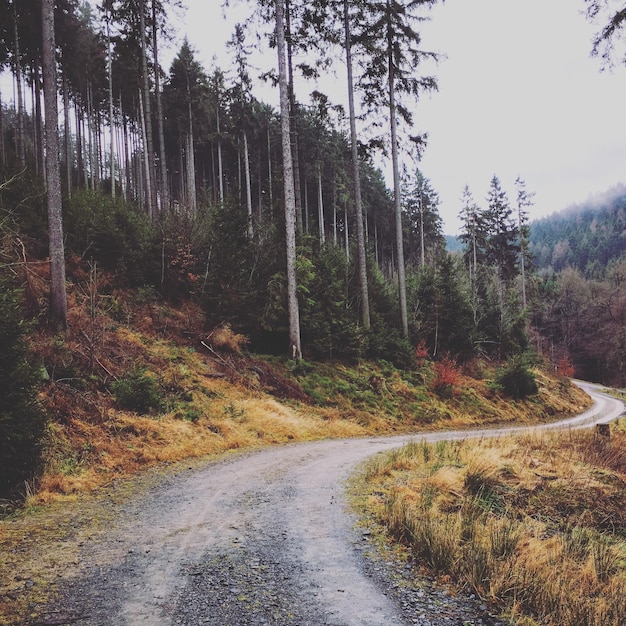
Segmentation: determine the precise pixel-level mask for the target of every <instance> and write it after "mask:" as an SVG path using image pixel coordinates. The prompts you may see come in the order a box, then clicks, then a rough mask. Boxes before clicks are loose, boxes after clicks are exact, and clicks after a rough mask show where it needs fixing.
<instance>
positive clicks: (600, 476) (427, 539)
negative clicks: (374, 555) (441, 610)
mask: <svg viewBox="0 0 626 626" xmlns="http://www.w3.org/2000/svg"><path fill="white" fill-rule="evenodd" d="M363 478H364V482H361V483H360V486H359V487H358V492H359V493H360V494H361V495H363V494H367V497H366V498H363V500H362V501H363V502H364V503H365V506H366V508H367V510H368V512H369V513H370V514H371V515H373V516H374V517H376V518H377V519H378V520H379V522H380V523H381V524H382V525H383V526H384V527H385V528H386V529H387V531H388V533H389V535H390V537H393V538H395V540H397V541H400V542H401V543H403V544H404V545H405V546H406V547H407V549H408V550H409V551H410V553H411V554H412V555H413V556H414V557H415V558H416V559H417V561H418V562H419V563H422V564H424V565H425V566H427V567H429V568H431V569H432V570H434V571H436V572H438V573H439V574H440V575H442V576H448V577H453V578H454V579H455V580H456V581H457V582H458V584H461V585H465V586H467V587H469V588H471V589H472V590H473V591H474V592H476V593H478V594H480V596H481V597H482V598H483V599H484V600H485V601H488V602H490V603H491V604H492V605H493V606H494V607H497V608H498V609H499V610H500V611H502V612H504V613H506V614H508V615H509V616H510V617H514V618H515V619H518V620H519V622H518V623H524V624H535V623H538V624H542V625H543V626H580V625H586V626H623V624H626V603H625V602H624V597H625V596H624V592H625V591H626V536H625V534H624V529H625V528H626V490H624V484H625V483H626V433H625V432H624V431H623V430H622V429H621V428H614V432H613V435H612V438H611V440H610V441H607V440H606V439H605V438H603V437H597V436H596V435H595V434H594V433H592V432H579V431H573V432H566V433H541V434H530V435H524V436H519V437H507V438H499V439H497V440H490V439H485V440H466V441H464V442H460V443H453V442H449V443H446V442H444V443H439V444H435V445H428V444H425V443H420V444H411V446H409V447H407V448H405V449H404V450H401V451H393V452H392V453H389V454H388V455H386V456H384V457H380V456H379V457H376V458H375V459H372V460H371V461H370V462H369V463H367V464H366V465H365V466H364V470H363ZM533 619H534V620H535V621H533Z"/></svg>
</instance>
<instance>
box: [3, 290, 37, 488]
mask: <svg viewBox="0 0 626 626" xmlns="http://www.w3.org/2000/svg"><path fill="white" fill-rule="evenodd" d="M19 297H20V292H19V291H18V290H16V289H13V288H11V287H10V286H9V284H8V283H7V281H3V280H0V381H1V384H0V498H6V497H14V496H16V495H18V493H19V490H20V485H21V484H22V483H23V482H24V481H25V480H29V479H30V478H32V476H33V475H34V474H35V473H36V471H37V469H38V467H37V466H38V462H39V456H40V451H41V440H42V437H43V433H44V429H45V422H46V420H45V416H44V414H43V411H42V410H41V408H40V406H39V404H38V402H37V383H38V382H39V380H40V368H39V367H37V366H36V365H35V364H34V363H33V362H32V358H31V355H30V351H29V348H28V345H27V344H26V342H25V341H24V335H25V333H26V330H27V326H26V324H25V322H24V319H23V316H22V311H21V306H20V300H19Z"/></svg>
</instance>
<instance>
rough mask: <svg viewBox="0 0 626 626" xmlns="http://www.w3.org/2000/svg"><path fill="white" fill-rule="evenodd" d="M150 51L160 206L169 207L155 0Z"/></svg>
mask: <svg viewBox="0 0 626 626" xmlns="http://www.w3.org/2000/svg"><path fill="white" fill-rule="evenodd" d="M152 51H153V60H154V92H155V96H156V109H157V110H156V115H157V130H158V134H159V171H160V179H161V180H160V191H161V206H162V207H163V208H165V209H169V208H170V188H169V184H168V179H167V161H166V160H165V158H166V157H165V130H164V129H163V101H162V98H161V75H160V71H159V51H158V36H157V15H156V0H152Z"/></svg>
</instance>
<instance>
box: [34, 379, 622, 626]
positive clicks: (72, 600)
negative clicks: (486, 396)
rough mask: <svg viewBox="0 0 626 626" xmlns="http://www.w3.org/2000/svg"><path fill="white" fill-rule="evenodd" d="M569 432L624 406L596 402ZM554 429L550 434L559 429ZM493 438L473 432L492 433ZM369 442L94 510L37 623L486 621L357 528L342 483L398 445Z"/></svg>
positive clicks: (188, 477) (343, 444)
mask: <svg viewBox="0 0 626 626" xmlns="http://www.w3.org/2000/svg"><path fill="white" fill-rule="evenodd" d="M584 388H585V390H586V391H587V392H589V393H590V394H591V395H592V396H593V397H594V400H595V401H596V405H595V406H594V408H593V409H592V410H591V411H588V412H587V413H586V414H584V415H582V416H579V417H578V418H575V420H573V422H569V423H573V424H574V425H575V426H577V427H582V426H589V425H591V424H593V423H596V422H598V421H602V422H608V421H610V420H612V419H615V418H616V417H618V416H619V415H620V414H621V413H622V412H623V410H624V406H623V404H622V403H621V402H619V401H616V400H613V399H611V398H608V397H607V396H603V395H599V394H598V391H597V389H596V388H595V387H592V386H589V385H585V386H584ZM564 425H565V423H564V422H561V423H559V424H553V425H551V426H550V427H551V428H554V427H563V426H564ZM504 432H510V429H498V430H489V431H481V432H474V433H473V436H493V435H498V434H503V433H504ZM466 437H468V433H467V432H452V433H450V432H448V433H433V434H427V435H413V436H412V437H391V438H385V437H380V438H378V437H372V438H367V439H358V440H339V441H337V440H332V441H321V442H315V443H309V444H294V445H288V446H281V447H274V448H271V449H265V450H263V451H259V452H254V453H249V454H240V455H237V456H234V457H231V458H229V459H227V460H224V461H221V462H219V463H204V464H195V465H193V466H190V467H189V468H188V469H185V470H184V471H178V472H173V473H172V474H167V475H166V476H165V477H163V478H159V480H158V481H154V483H153V484H150V485H149V486H148V487H144V488H142V489H138V493H136V494H133V495H132V496H131V497H130V498H129V497H128V495H126V496H125V497H124V498H119V499H118V500H121V501H122V503H121V504H120V503H116V499H115V498H114V497H113V498H111V501H110V502H107V503H106V506H107V507H108V508H109V512H110V513H111V516H110V517H111V522H110V523H109V524H108V525H107V528H106V532H102V533H99V534H94V535H93V536H92V537H91V538H87V539H86V540H85V542H84V544H83V546H82V556H81V558H80V559H79V563H80V564H81V566H80V567H78V568H77V570H76V571H74V572H68V574H67V577H66V579H65V580H63V581H62V585H61V589H62V593H61V596H60V597H59V599H58V600H57V602H56V603H55V605H54V606H51V607H48V610H47V611H46V612H43V613H42V614H40V617H39V618H38V621H37V622H36V623H37V624H39V625H43V624H48V625H51V624H57V625H59V624H70V623H72V624H81V625H86V626H106V625H114V626H117V625H119V626H138V625H143V624H149V625H154V626H157V625H158V626H165V625H178V624H181V625H185V626H192V625H193V626H196V625H200V624H211V625H214V626H239V625H241V626H243V625H259V624H268V625H283V624H294V625H298V626H304V625H310V626H318V625H319V626H321V625H324V626H331V625H333V626H350V625H355V626H356V625H359V626H368V625H372V626H374V625H375V626H381V625H405V624H417V625H419V626H451V625H459V626H462V625H465V626H469V625H472V624H475V625H478V624H483V625H492V626H493V625H496V624H504V622H503V621H498V620H497V619H495V618H494V617H492V616H491V615H489V613H488V611H487V607H485V606H482V605H481V604H480V603H479V601H478V600H477V599H474V598H473V597H471V596H464V595H453V594H451V593H449V592H448V591H447V590H445V589H444V588H442V587H439V586H437V585H436V584H435V582H434V581H431V580H428V579H424V578H423V577H419V576H416V575H415V574H414V573H413V572H411V571H410V570H409V569H408V567H406V566H404V565H403V564H400V563H397V562H394V561H393V559H392V558H391V557H389V556H388V555H384V554H383V555H379V556H377V557H376V556H372V554H371V553H372V552H374V548H373V546H371V545H370V542H369V535H368V533H367V531H363V530H362V529H361V530H358V529H356V528H355V521H356V520H355V518H354V516H353V514H351V513H350V512H349V511H348V509H347V506H346V504H347V503H346V497H345V492H344V485H345V480H346V479H347V478H348V477H349V475H350V473H351V472H352V471H354V469H355V467H356V466H357V465H358V464H359V463H360V462H362V461H363V460H365V459H366V458H367V457H369V456H371V455H373V454H376V453H379V452H383V451H385V450H390V449H391V448H394V447H397V446H399V445H401V444H403V443H405V442H407V441H409V440H410V439H420V440H421V439H426V440H431V441H433V440H438V439H444V438H445V439H451V438H457V439H458V438H466Z"/></svg>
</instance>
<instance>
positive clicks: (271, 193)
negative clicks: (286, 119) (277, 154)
mask: <svg viewBox="0 0 626 626" xmlns="http://www.w3.org/2000/svg"><path fill="white" fill-rule="evenodd" d="M267 192H268V195H269V203H270V206H269V210H270V219H271V218H272V216H273V215H274V189H273V185H272V140H271V135H270V125H269V122H268V124H267Z"/></svg>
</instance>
